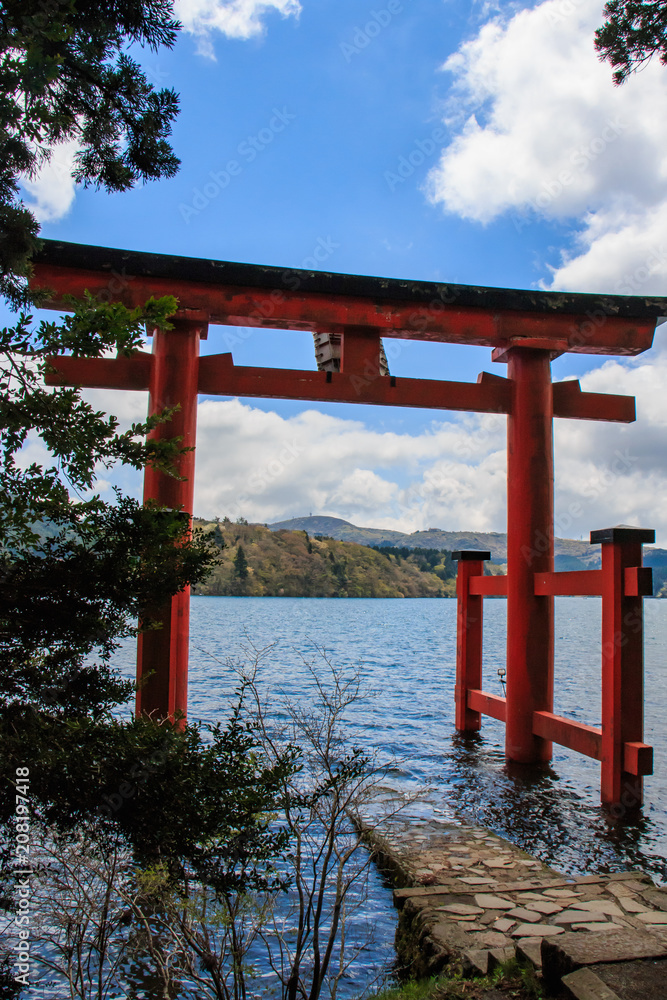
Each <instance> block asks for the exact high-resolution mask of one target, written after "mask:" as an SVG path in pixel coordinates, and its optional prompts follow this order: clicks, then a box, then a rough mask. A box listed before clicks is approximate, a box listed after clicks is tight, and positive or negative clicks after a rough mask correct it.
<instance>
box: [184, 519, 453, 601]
mask: <svg viewBox="0 0 667 1000" xmlns="http://www.w3.org/2000/svg"><path fill="white" fill-rule="evenodd" d="M195 524H196V525H197V526H198V527H203V528H205V529H206V530H208V531H211V532H213V534H214V537H215V539H216V541H217V543H218V546H219V548H220V565H219V566H217V567H216V568H215V569H214V570H213V572H212V574H211V575H210V577H209V578H208V580H206V581H205V582H204V583H201V584H199V585H198V586H197V587H196V588H194V590H193V593H195V594H201V595H224V596H238V597H242V596H243V597H453V596H454V587H455V581H454V579H453V577H454V574H455V572H456V567H455V564H454V563H452V561H451V555H450V553H448V552H441V551H437V550H430V551H429V550H420V551H419V552H412V551H410V550H408V549H398V550H395V549H390V550H388V551H387V550H384V551H377V550H375V549H372V548H368V547H367V546H364V545H357V544H355V543H352V542H341V541H337V540H336V539H333V538H326V537H319V538H316V537H311V536H310V535H309V534H308V533H307V532H305V531H273V530H270V529H269V528H267V527H266V526H265V525H260V524H246V523H243V522H241V523H234V522H231V521H220V522H219V523H217V524H216V522H210V521H209V522H207V521H203V520H201V519H197V518H195Z"/></svg>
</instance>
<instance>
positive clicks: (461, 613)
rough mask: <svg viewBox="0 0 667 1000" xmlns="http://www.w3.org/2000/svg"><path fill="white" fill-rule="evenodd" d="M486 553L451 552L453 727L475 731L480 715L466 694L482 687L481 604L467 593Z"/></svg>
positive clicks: (480, 572) (481, 569) (479, 573)
mask: <svg viewBox="0 0 667 1000" xmlns="http://www.w3.org/2000/svg"><path fill="white" fill-rule="evenodd" d="M490 558H491V553H490V552H475V551H473V550H464V551H462V552H452V559H456V560H457V561H458V572H457V574H456V687H455V690H454V697H455V701H456V728H457V729H458V730H459V732H475V731H476V730H478V729H481V727H482V713H481V712H477V711H475V710H473V709H472V708H470V707H469V705H468V692H469V691H471V690H480V689H481V687H482V638H483V627H484V605H483V603H482V602H483V600H484V598H483V597H482V595H481V594H471V593H470V578H471V577H473V576H482V575H483V574H484V562H485V561H486V560H487V559H490Z"/></svg>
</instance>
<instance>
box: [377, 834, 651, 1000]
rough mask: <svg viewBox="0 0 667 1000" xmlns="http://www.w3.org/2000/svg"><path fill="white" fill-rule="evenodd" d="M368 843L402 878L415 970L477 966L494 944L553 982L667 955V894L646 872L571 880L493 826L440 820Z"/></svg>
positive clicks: (404, 947) (404, 942) (405, 952)
mask: <svg viewBox="0 0 667 1000" xmlns="http://www.w3.org/2000/svg"><path fill="white" fill-rule="evenodd" d="M369 840H371V841H372V844H373V847H374V850H375V852H376V855H378V856H379V860H380V863H381V864H382V863H383V862H384V863H385V866H386V867H387V868H389V869H390V870H391V872H392V874H393V876H394V881H395V882H398V884H399V885H401V883H402V887H401V888H398V889H396V890H395V891H394V902H395V905H396V907H397V908H398V909H399V911H400V913H399V926H398V930H397V937H396V945H397V953H398V957H399V961H402V962H403V963H404V964H406V965H407V966H409V967H411V968H412V971H413V973H414V974H415V975H417V976H430V975H434V974H437V973H438V972H440V971H441V970H442V969H443V968H445V967H446V966H447V965H448V964H449V963H451V962H453V961H457V960H458V961H461V960H462V958H463V956H464V955H467V958H466V959H465V961H466V962H467V964H468V966H469V967H470V968H471V969H472V970H477V971H478V972H479V970H481V969H482V968H488V964H489V962H490V961H493V960H492V959H491V958H490V955H491V953H492V952H494V951H495V953H496V954H513V953H516V954H517V956H518V957H519V958H520V960H523V961H530V963H531V964H532V965H533V966H535V967H538V968H539V961H541V963H542V967H543V974H544V977H545V980H548V981H550V982H551V983H552V985H553V984H554V983H555V984H559V983H560V979H561V977H562V976H564V975H568V974H570V973H572V972H575V971H576V970H577V969H579V968H590V967H592V966H596V965H597V964H599V963H604V962H610V961H615V962H623V961H625V960H629V959H657V958H661V957H663V956H665V957H667V891H666V890H664V889H658V888H657V887H656V886H655V885H654V883H653V882H652V881H651V879H650V878H649V877H648V876H647V875H646V874H645V873H643V872H640V871H629V872H616V873H613V874H610V875H586V876H580V877H578V878H566V877H564V876H563V875H562V874H561V873H560V872H558V871H556V870H555V869H553V868H550V867H549V866H548V865H545V864H543V863H542V862H541V861H539V860H537V859H536V858H532V857H531V856H530V855H528V854H526V853H525V852H524V851H521V850H520V849H519V848H517V847H515V846H514V845H513V844H510V843H509V842H508V841H506V840H504V839H503V838H501V837H498V836H496V835H495V834H492V833H490V832H489V831H487V830H481V829H478V828H475V827H465V826H459V825H457V824H454V823H451V824H446V823H443V821H442V820H438V821H436V822H435V823H434V822H429V821H428V820H425V819H423V818H420V819H419V821H418V822H417V823H415V822H412V823H411V822H404V823H398V824H394V825H392V826H391V827H389V828H385V829H382V830H380V831H378V830H373V831H372V834H371V835H370V836H369ZM472 872H475V873H481V874H474V875H473V874H471V873H472ZM538 956H539V961H538ZM612 956H613V957H612ZM578 981H579V982H584V981H588V982H589V984H590V983H591V982H592V979H591V977H590V976H588V977H586V976H580V977H579V979H578ZM603 985H604V984H603ZM605 988H607V989H610V990H612V991H613V987H612V986H610V985H608V984H607V985H606V986H605ZM572 995H573V996H576V995H577V994H574V993H573V994H572ZM591 996H594V994H591ZM607 996H608V994H607ZM653 996H655V997H656V1000H657V998H658V997H660V1000H667V984H666V985H665V989H664V991H663V992H662V993H660V994H650V993H646V994H644V996H642V998H641V1000H651V998H652V997H653ZM595 1000H597V997H595ZM600 1000H606V997H605V994H604V990H603V992H602V993H601V994H600ZM622 1000H625V998H624V997H623V998H622Z"/></svg>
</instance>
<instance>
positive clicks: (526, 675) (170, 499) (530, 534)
mask: <svg viewBox="0 0 667 1000" xmlns="http://www.w3.org/2000/svg"><path fill="white" fill-rule="evenodd" d="M33 285H35V286H39V287H46V288H48V289H50V290H51V296H50V299H49V300H48V301H47V306H49V307H51V308H54V309H63V308H67V307H66V305H65V296H66V295H75V296H78V297H80V296H82V295H83V293H84V292H85V291H88V292H90V293H91V294H92V295H93V296H96V297H97V298H98V299H100V300H106V301H109V300H114V301H120V302H122V303H124V304H125V305H127V306H129V307H135V306H137V305H141V304H143V303H144V302H145V301H146V300H147V299H148V298H149V297H150V296H151V295H153V296H160V295H175V296H176V297H177V299H178V303H179V304H178V312H177V314H176V317H175V321H174V329H173V330H170V331H166V332H165V331H149V332H150V333H152V336H153V353H152V354H151V355H147V354H143V353H137V354H135V355H134V356H133V357H131V358H117V359H85V358H72V357H66V356H63V357H58V358H56V359H52V361H53V364H54V366H55V367H56V368H57V370H58V374H57V375H55V376H51V377H50V382H51V384H70V385H71V384H76V385H80V386H86V387H97V388H115V389H135V390H137V389H141V390H148V392H149V394H150V404H149V412H151V413H153V412H156V411H159V410H161V409H163V408H164V407H166V406H173V405H175V404H177V403H178V404H179V405H180V411H179V412H178V413H177V414H176V415H175V416H174V418H173V419H172V421H171V422H170V423H169V424H166V425H160V427H158V428H157V429H156V430H155V432H154V433H155V434H164V435H167V436H169V437H173V436H182V437H183V442H184V444H185V445H188V446H190V445H192V446H194V444H195V439H196V405H197V395H198V393H202V394H208V395H225V396H241V397H268V398H283V399H299V400H309V401H323V402H331V401H338V402H348V403H367V404H375V405H390V406H391V405H393V406H412V407H423V408H428V409H451V410H467V411H472V412H478V413H506V414H507V415H508V505H507V506H508V511H507V516H508V539H507V551H508V573H507V582H506V589H505V590H504V591H502V590H501V589H497V591H494V592H497V593H501V592H506V593H507V597H508V667H507V700H506V707H505V708H504V709H503V713H504V715H505V716H506V719H505V721H506V753H507V757H508V759H509V760H513V761H517V762H520V763H536V762H544V761H547V760H549V759H550V757H551V742H550V738H552V739H555V738H556V736H552V734H551V733H550V732H547V729H545V723H544V722H543V721H542V722H541V723H540V725H541V727H542V728H541V729H540V732H536V722H535V720H536V718H538V717H539V718H540V719H541V718H542V716H545V717H546V716H548V715H549V713H551V712H552V708H553V646H554V634H553V633H554V625H553V593H554V591H553V590H552V591H551V592H547V591H545V592H544V593H542V594H539V593H537V585H536V582H535V581H536V578H537V574H540V573H542V574H547V575H549V574H553V568H554V560H553V545H554V516H553V475H554V472H553V469H554V465H553V417H554V416H556V417H569V418H578V419H589V420H611V421H618V422H622V423H628V422H631V421H633V420H634V419H635V407H634V399H633V398H632V397H626V396H613V395H603V394H598V393H586V392H581V390H580V387H579V383H578V382H577V381H568V382H563V383H556V384H553V383H552V381H551V360H552V359H553V358H554V357H558V356H559V355H561V354H563V353H565V352H573V353H583V354H598V355H599V354H602V355H625V356H634V355H637V354H640V353H641V352H643V351H645V350H647V349H648V348H649V347H650V346H651V344H652V339H653V330H654V327H655V324H656V318H657V317H660V316H662V315H665V313H667V303H666V302H665V300H663V299H658V298H655V299H648V298H636V297H629V296H591V295H582V294H569V295H565V294H561V293H553V292H551V293H550V292H541V291H517V290H513V289H495V288H478V287H472V286H461V285H458V286H456V285H454V286H452V285H448V286H444V285H441V284H436V283H431V282H414V281H402V280H397V279H380V278H368V277H364V276H359V275H341V274H326V273H320V272H308V271H294V270H287V271H285V270H281V269H279V268H270V267H260V266H257V265H249V264H234V263H229V262H222V261H210V260H196V259H191V258H183V257H170V256H165V255H160V254H146V253H137V252H133V251H123V250H111V249H108V248H104V247H90V246H81V245H78V244H63V243H56V242H53V241H48V240H47V241H45V243H44V248H43V249H42V251H41V252H40V253H39V255H38V256H37V257H36V258H35V261H34V275H33ZM210 323H212V324H222V325H224V324H226V325H234V326H242V327H266V328H272V329H275V330H285V329H287V330H307V331H311V332H317V333H320V332H328V333H334V334H338V335H340V337H341V340H342V351H341V361H340V370H337V371H331V370H329V371H292V370H284V369H266V368H254V367H252V368H248V367H244V368H239V367H236V366H235V365H234V363H233V361H232V357H231V355H230V354H221V355H207V356H202V357H200V356H199V342H200V340H201V339H204V338H205V337H206V336H207V331H208V325H209V324H210ZM381 337H385V338H386V337H395V338H399V339H408V340H425V341H439V342H443V343H455V344H472V345H477V346H480V347H490V348H491V349H492V350H493V355H492V357H493V360H494V361H498V362H506V363H507V365H508V378H501V377H499V376H496V375H489V374H488V373H483V374H482V375H480V376H479V378H478V380H477V383H463V382H449V381H441V380H427V379H404V378H398V377H396V376H393V375H383V374H381V373H380V372H381V368H380V351H381V340H380V338H381ZM194 454H195V453H194V451H192V452H187V453H185V454H184V455H182V456H181V458H180V459H179V465H178V472H179V473H180V475H182V476H183V477H184V480H183V481H179V480H176V479H173V478H171V477H168V476H165V475H164V474H162V473H159V472H156V471H154V470H150V469H149V470H147V471H146V475H145V492H144V495H145V498H146V499H148V498H152V499H154V500H156V501H158V502H159V503H160V504H162V505H163V506H166V507H171V508H178V509H182V510H183V511H185V512H187V514H188V515H189V516H191V515H192V509H193V482H194ZM644 540H645V539H644ZM470 555H474V554H472V553H471V554H470ZM464 562H465V560H464ZM464 562H462V563H461V564H460V565H461V567H462V568H463V566H464ZM474 565H475V566H477V567H479V565H481V563H480V562H478V563H476V564H474ZM470 568H471V569H472V564H471V567H470ZM468 575H469V576H470V575H471V574H468ZM556 575H557V574H556ZM473 576H474V574H473ZM498 583H500V581H498ZM460 585H461V581H460V580H459V586H460ZM466 586H467V585H466ZM470 586H471V587H474V586H479V587H481V589H479V590H477V591H474V589H473V590H471V591H470V594H468V590H466V600H467V599H468V597H469V599H470V602H473V597H474V593H478V594H479V595H480V602H481V595H482V594H483V593H491V592H492V591H491V590H489V589H488V587H487V585H486V584H485V585H484V587H482V586H481V585H475V584H474V579H473V580H472V583H471V584H470ZM491 586H496V587H497V586H498V584H492V585H491ZM471 606H472V604H471ZM188 612H189V593H188V592H183V593H182V594H178V595H176V596H175V597H174V598H173V599H172V601H171V603H170V605H169V606H168V607H167V608H164V609H163V613H162V621H163V628H162V630H160V631H157V632H150V633H144V634H143V635H142V636H141V638H140V642H139V653H138V668H137V676H138V680H139V681H140V687H139V691H138V695H137V711H138V712H149V713H154V714H155V715H158V716H163V717H173V716H174V714H175V713H176V712H182V713H183V714H185V711H186V707H187V662H188V649H187V646H188ZM464 625H465V628H468V625H469V623H468V624H466V623H464ZM461 629H462V625H461V621H460V622H459V640H458V641H459V659H460V658H461V655H462V654H461V649H463V650H464V651H465V650H466V649H468V653H466V654H465V655H469V654H470V651H471V650H472V651H473V655H472V660H474V659H475V656H476V655H477V652H479V653H480V656H481V631H480V632H479V636H478V637H477V638H476V637H475V634H473V633H474V629H472V630H471V631H470V634H469V635H468V636H466V632H465V629H464V630H463V631H461ZM480 629H481V603H480ZM478 640H479V641H478ZM466 643H468V645H467V646H466ZM478 646H479V650H477V647H478ZM475 650H477V652H475ZM471 662H472V661H471ZM480 680H481V678H480ZM476 686H478V685H473V687H476ZM473 694H474V697H472V698H471V699H470V701H469V700H468V694H467V692H466V694H465V704H464V705H463V707H462V708H461V706H459V709H460V710H459V709H457V725H458V728H462V729H467V728H475V726H476V725H477V724H478V720H479V713H480V712H482V711H485V710H487V708H485V706H487V707H488V705H489V704H491V703H490V702H488V701H486V702H485V701H484V698H481V697H477V695H480V696H481V694H482V693H481V692H479V691H478V692H476V694H475V693H474V692H473ZM484 697H487V696H484ZM491 714H497V710H494V711H491ZM466 720H467V721H466ZM459 723H460V725H459ZM538 728H540V727H539V726H538ZM637 746H639V744H637Z"/></svg>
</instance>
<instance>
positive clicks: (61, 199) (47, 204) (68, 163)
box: [21, 141, 79, 222]
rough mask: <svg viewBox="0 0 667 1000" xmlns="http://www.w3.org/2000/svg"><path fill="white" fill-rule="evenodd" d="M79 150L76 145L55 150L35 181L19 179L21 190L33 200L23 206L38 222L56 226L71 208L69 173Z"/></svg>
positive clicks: (73, 192) (72, 194) (72, 192)
mask: <svg viewBox="0 0 667 1000" xmlns="http://www.w3.org/2000/svg"><path fill="white" fill-rule="evenodd" d="M78 148H79V147H78V144H77V143H76V141H72V142H64V143H62V145H60V146H56V148H55V149H54V150H53V153H52V155H51V159H50V160H48V161H47V162H46V163H45V164H44V165H43V166H42V168H41V170H40V171H39V173H38V174H37V176H36V177H34V178H32V179H30V178H22V180H21V184H22V187H23V188H24V190H25V191H26V192H27V194H28V195H29V196H30V198H32V199H33V200H32V201H30V200H28V201H27V202H26V206H27V208H29V209H30V211H31V212H33V214H34V215H35V216H36V218H37V219H38V220H39V222H57V221H58V220H59V219H62V218H64V216H66V215H67V213H68V212H69V210H70V208H71V207H72V204H73V203H74V198H75V195H76V185H75V183H74V179H73V178H72V170H73V169H74V157H75V156H76V153H77V151H78Z"/></svg>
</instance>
